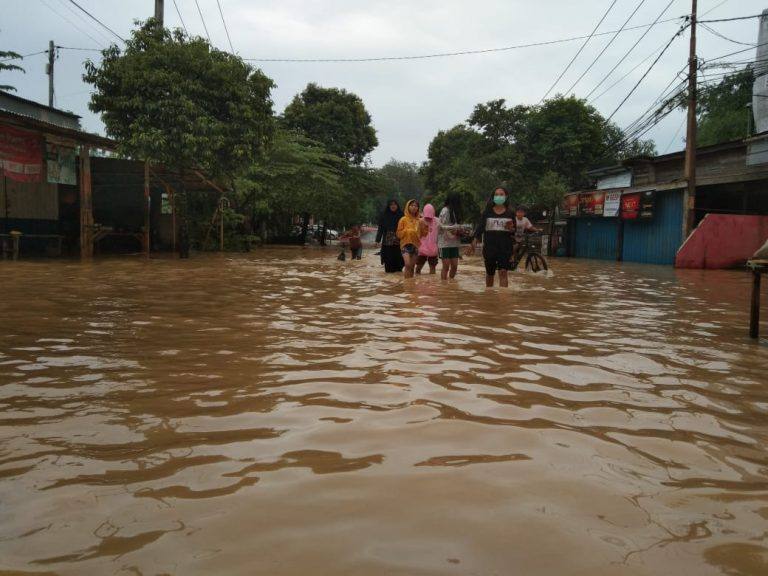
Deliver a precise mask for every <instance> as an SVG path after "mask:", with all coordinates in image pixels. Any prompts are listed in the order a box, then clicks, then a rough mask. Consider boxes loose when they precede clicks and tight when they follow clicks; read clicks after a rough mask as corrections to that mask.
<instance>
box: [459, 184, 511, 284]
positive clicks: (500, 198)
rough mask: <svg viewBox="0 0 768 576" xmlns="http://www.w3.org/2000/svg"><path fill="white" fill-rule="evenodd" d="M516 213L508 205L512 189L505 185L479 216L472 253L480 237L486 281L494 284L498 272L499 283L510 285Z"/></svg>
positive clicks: (498, 189) (497, 189)
mask: <svg viewBox="0 0 768 576" xmlns="http://www.w3.org/2000/svg"><path fill="white" fill-rule="evenodd" d="M514 221H515V213H514V212H513V211H512V210H511V209H510V207H509V192H508V191H507V189H506V188H504V187H503V186H499V187H498V188H496V190H494V192H493V194H492V195H491V198H490V199H489V200H488V204H487V205H486V207H485V210H483V213H482V214H481V216H480V221H479V222H478V223H477V227H476V228H475V233H474V237H473V238H472V247H471V248H470V253H471V254H474V252H475V248H476V246H477V243H478V241H482V242H483V260H485V285H486V286H493V282H494V278H495V277H496V273H497V272H498V274H499V286H503V287H506V286H509V270H511V269H512V263H511V262H510V260H511V259H512V248H513V236H514V233H515V222H514Z"/></svg>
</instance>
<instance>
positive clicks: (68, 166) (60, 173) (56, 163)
mask: <svg viewBox="0 0 768 576" xmlns="http://www.w3.org/2000/svg"><path fill="white" fill-rule="evenodd" d="M45 158H46V168H47V172H48V183H49V184H71V185H75V184H77V172H76V170H75V159H76V158H77V154H76V152H75V149H74V148H70V147H68V146H61V145H59V144H53V143H51V142H46V144H45Z"/></svg>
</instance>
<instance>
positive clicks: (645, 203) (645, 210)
mask: <svg viewBox="0 0 768 576" xmlns="http://www.w3.org/2000/svg"><path fill="white" fill-rule="evenodd" d="M655 208H656V191H655V190H648V191H647V192H643V193H642V194H641V195H640V218H643V219H647V218H653V212H654V210H655Z"/></svg>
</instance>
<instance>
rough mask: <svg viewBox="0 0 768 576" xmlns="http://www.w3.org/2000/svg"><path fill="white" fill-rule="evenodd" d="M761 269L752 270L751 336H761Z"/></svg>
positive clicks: (755, 337)
mask: <svg viewBox="0 0 768 576" xmlns="http://www.w3.org/2000/svg"><path fill="white" fill-rule="evenodd" d="M760 276H761V274H760V270H758V269H757V268H754V269H753V270H752V307H751V309H750V314H749V337H750V338H754V339H757V338H759V337H760Z"/></svg>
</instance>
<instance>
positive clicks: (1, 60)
mask: <svg viewBox="0 0 768 576" xmlns="http://www.w3.org/2000/svg"><path fill="white" fill-rule="evenodd" d="M40 54H48V50H40V52H31V53H30V54H19V56H18V57H14V56H11V57H9V58H1V59H0V62H10V61H11V60H23V59H24V58H29V57H30V56H39V55H40Z"/></svg>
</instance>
